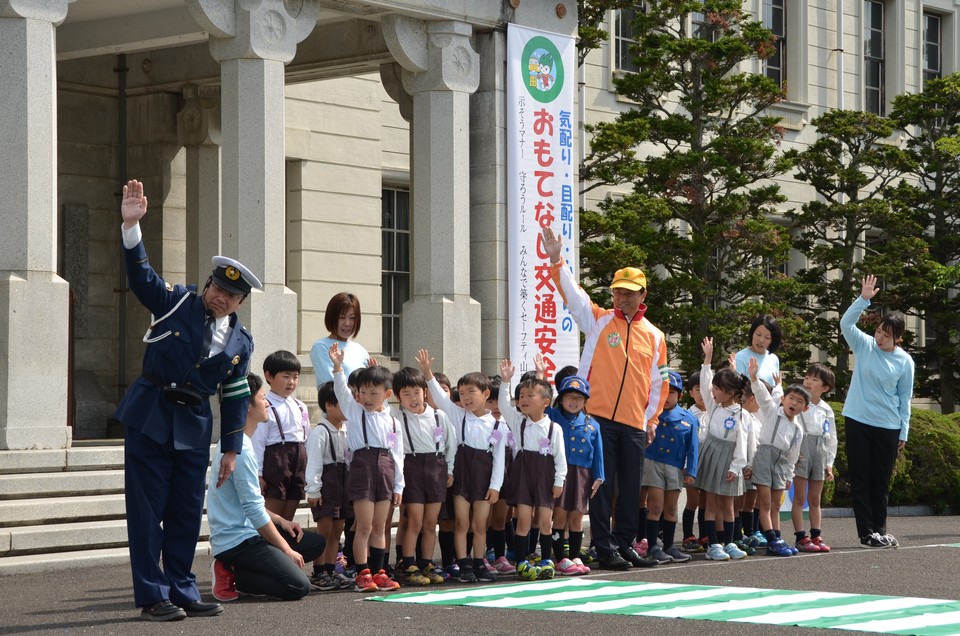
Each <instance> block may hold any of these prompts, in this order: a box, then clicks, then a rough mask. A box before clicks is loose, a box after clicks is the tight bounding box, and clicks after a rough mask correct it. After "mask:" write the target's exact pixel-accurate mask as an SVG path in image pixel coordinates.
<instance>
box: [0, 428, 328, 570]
mask: <svg viewBox="0 0 960 636" xmlns="http://www.w3.org/2000/svg"><path fill="white" fill-rule="evenodd" d="M303 505H304V506H306V502H304V504H303ZM296 520H297V521H298V522H299V523H300V524H301V525H302V526H303V527H304V528H308V527H312V526H313V521H312V519H311V518H310V513H309V509H307V508H306V507H304V508H301V509H300V510H299V511H298V513H297V516H296ZM200 533H201V536H200V543H199V544H198V545H197V551H198V553H204V554H206V553H208V551H209V544H208V543H207V542H206V540H207V537H208V534H209V529H208V527H207V523H206V516H204V519H203V524H202V527H201V530H200ZM126 546H127V526H126V520H125V513H124V503H123V443H122V441H120V440H97V441H96V442H74V445H73V447H72V448H67V449H60V450H23V451H7V450H5V451H0V576H6V575H11V574H20V573H28V572H43V571H52V570H66V569H71V568H77V567H83V566H91V565H106V564H114V563H126V562H127V561H128V554H127V548H126Z"/></svg>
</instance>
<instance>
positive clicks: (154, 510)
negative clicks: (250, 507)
mask: <svg viewBox="0 0 960 636" xmlns="http://www.w3.org/2000/svg"><path fill="white" fill-rule="evenodd" d="M209 462H210V449H209V448H206V447H204V448H198V449H187V450H175V449H174V447H173V441H172V440H168V441H167V443H165V444H158V443H157V442H155V441H153V440H152V439H150V438H149V437H147V436H146V435H143V434H142V433H141V432H140V431H138V430H135V429H132V428H129V427H127V428H126V431H125V438H124V443H123V463H124V492H125V497H124V499H125V502H126V510H127V538H128V539H129V542H130V569H131V571H132V573H133V597H134V601H135V602H136V604H137V607H144V606H147V605H152V604H153V603H157V602H159V601H162V600H164V599H169V600H170V601H171V602H173V603H175V604H177V605H185V604H187V603H191V602H193V601H199V600H200V592H199V590H197V578H196V576H194V574H193V572H191V571H190V570H191V569H192V568H193V555H194V553H195V552H196V550H197V538H198V537H199V536H200V517H201V515H202V514H203V495H204V491H205V490H206V483H205V481H206V479H205V477H206V473H207V464H209ZM161 557H162V561H163V568H162V569H161V567H160V562H161Z"/></svg>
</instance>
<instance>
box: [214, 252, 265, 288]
mask: <svg viewBox="0 0 960 636" xmlns="http://www.w3.org/2000/svg"><path fill="white" fill-rule="evenodd" d="M211 261H212V262H213V274H212V276H213V280H214V282H216V284H217V287H219V288H221V289H224V290H226V291H228V292H230V293H231V294H239V295H241V296H246V295H247V294H249V293H250V289H251V288H253V287H255V288H257V289H263V284H262V283H261V282H260V279H259V278H257V276H256V274H254V273H253V272H251V271H250V270H249V269H247V268H246V267H245V266H244V265H243V264H242V263H241V262H240V261H237V260H234V259H232V258H229V257H227V256H214V257H213V258H212V259H211Z"/></svg>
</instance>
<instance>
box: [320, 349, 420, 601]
mask: <svg viewBox="0 0 960 636" xmlns="http://www.w3.org/2000/svg"><path fill="white" fill-rule="evenodd" d="M330 360H331V361H332V362H333V388H334V391H335V393H336V395H337V400H338V402H339V403H340V410H341V411H343V414H344V415H346V416H347V421H348V422H350V426H349V428H348V429H347V446H348V448H347V462H348V463H349V464H350V470H349V471H348V473H347V500H348V501H349V502H350V503H351V504H352V505H353V513H354V517H355V519H356V526H355V528H356V530H355V532H356V534H355V536H354V539H353V555H354V558H355V559H356V561H357V578H356V581H355V585H354V589H356V591H358V592H376V591H378V590H384V591H388V590H395V589H397V588H399V587H400V584H399V583H397V582H396V581H394V580H392V579H391V578H390V577H389V576H387V573H386V571H385V570H384V569H383V568H384V564H385V559H384V556H385V555H384V550H385V548H386V541H385V537H384V533H383V532H382V529H383V528H384V526H385V524H386V522H387V517H388V516H389V514H390V505H391V503H392V504H393V505H400V502H401V500H402V495H403V485H404V480H403V439H402V433H401V431H400V427H399V426H398V422H397V419H396V418H395V417H393V415H391V413H390V407H389V406H387V405H386V402H387V400H388V399H390V396H391V395H393V391H392V390H391V386H392V380H393V377H392V374H391V373H390V371H389V370H387V369H385V368H383V367H381V366H371V367H367V368H366V369H364V370H363V371H361V372H360V377H359V380H358V384H359V386H360V390H359V391H358V396H357V398H356V399H355V398H354V397H353V393H352V392H351V391H350V389H349V387H347V379H346V377H345V376H344V374H343V351H341V350H340V348H339V347H338V346H337V343H333V344H332V345H330ZM391 491H392V492H391ZM368 548H369V549H368ZM368 559H369V562H368ZM371 570H375V571H376V572H377V573H376V574H372V573H371Z"/></svg>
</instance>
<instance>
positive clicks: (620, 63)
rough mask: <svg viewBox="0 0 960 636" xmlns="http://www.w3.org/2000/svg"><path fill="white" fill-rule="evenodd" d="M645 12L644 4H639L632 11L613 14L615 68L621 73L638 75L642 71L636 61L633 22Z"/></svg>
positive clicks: (620, 11) (620, 10)
mask: <svg viewBox="0 0 960 636" xmlns="http://www.w3.org/2000/svg"><path fill="white" fill-rule="evenodd" d="M643 10H644V9H643V3H638V4H636V5H634V7H633V8H632V9H618V10H617V11H614V12H613V49H614V68H615V69H616V70H618V71H620V72H623V73H636V72H638V71H639V70H640V66H638V65H637V63H636V61H635V59H634V58H636V54H635V53H634V52H633V47H634V46H635V45H636V43H637V42H636V40H634V39H633V22H634V21H635V20H636V19H637V15H638V14H639V13H641V12H643Z"/></svg>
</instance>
